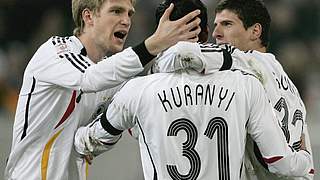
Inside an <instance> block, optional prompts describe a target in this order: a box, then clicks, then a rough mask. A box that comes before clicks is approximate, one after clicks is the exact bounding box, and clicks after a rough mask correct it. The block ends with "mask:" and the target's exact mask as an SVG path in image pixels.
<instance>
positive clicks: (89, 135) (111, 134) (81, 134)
mask: <svg viewBox="0 0 320 180" xmlns="http://www.w3.org/2000/svg"><path fill="white" fill-rule="evenodd" d="M129 83H130V82H129ZM131 90H132V89H131V87H129V88H128V87H127V86H126V85H125V86H124V87H123V88H122V89H121V90H120V91H119V92H118V93H117V94H116V95H115V97H114V99H113V101H112V103H111V104H110V105H109V106H108V109H107V110H106V111H105V112H103V113H102V114H100V115H99V116H98V117H97V119H96V120H94V121H93V122H92V123H91V124H89V125H87V126H86V127H80V128H79V129H78V130H77V132H76V135H75V140H74V145H75V149H76V151H77V152H78V153H80V154H83V155H88V154H92V155H94V156H97V155H99V154H101V153H103V152H105V151H108V150H110V149H111V148H112V147H113V146H114V145H115V144H116V143H117V142H118V140H119V139H120V138H121V134H122V132H123V130H125V129H129V128H131V127H133V126H134V125H135V118H134V116H133V113H132V112H133V111H132V108H133V107H136V106H135V105H132V103H134V101H133V100H132V99H134V98H133V95H132V93H130V92H131Z"/></svg>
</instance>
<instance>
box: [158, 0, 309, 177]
mask: <svg viewBox="0 0 320 180" xmlns="http://www.w3.org/2000/svg"><path fill="white" fill-rule="evenodd" d="M270 22H271V18H270V15H269V13H268V10H267V8H266V7H265V5H264V4H263V2H262V1H260V0H222V1H220V2H219V3H218V5H217V7H216V9H215V19H214V29H213V34H212V36H213V38H215V40H216V43H218V44H231V45H233V46H235V47H237V48H239V49H240V50H242V51H246V52H241V51H239V50H237V49H235V48H234V47H232V46H228V45H221V46H220V47H218V46H217V45H215V44H205V45H199V44H192V43H187V42H184V43H178V44H177V46H174V47H172V48H171V53H170V55H172V54H174V55H173V56H169V55H168V57H170V58H178V59H179V58H185V57H188V59H190V58H193V59H199V60H201V61H203V63H204V64H205V65H204V71H203V72H204V73H205V74H208V73H212V72H216V71H218V70H219V69H220V70H225V69H242V70H246V71H249V72H253V73H254V74H255V75H256V76H257V77H259V80H260V82H261V83H262V84H263V87H264V89H265V91H266V94H267V97H268V99H269V100H270V102H271V104H272V106H273V111H274V113H275V114H276V117H277V119H278V121H279V124H280V126H281V129H282V131H283V135H284V136H285V137H286V141H287V143H288V144H289V146H290V148H291V149H292V150H294V151H299V150H300V149H306V150H308V151H309V152H310V153H312V152H311V145H310V138H309V134H308V127H307V123H306V108H305V105H304V103H303V101H302V99H301V97H300V95H299V92H298V89H297V88H296V87H295V85H294V83H293V82H292V81H291V80H290V78H289V77H288V75H287V74H286V73H285V71H284V70H283V68H282V66H281V64H280V63H279V62H278V61H277V59H276V58H275V56H274V55H273V54H271V53H267V47H268V44H269V33H270V32H269V31H270V30H269V29H270ZM221 47H223V49H224V50H223V51H224V52H225V53H224V54H228V53H231V56H232V58H223V57H227V56H221V55H220V53H219V52H218V51H220V48H221ZM168 57H166V58H167V59H168ZM160 62H161V60H160ZM270 137H277V136H274V135H273V134H270ZM277 138H278V137H277ZM281 138H282V137H281ZM249 139H250V138H249ZM270 142H273V139H270ZM270 146H271V147H270V148H273V144H272V143H270ZM246 148H247V151H246V153H247V155H246V160H245V170H246V173H245V175H246V176H244V179H259V180H264V179H266V180H269V179H301V178H295V177H291V178H288V177H279V176H277V175H274V174H272V173H270V172H269V171H272V169H270V167H269V166H268V161H266V160H264V159H263V156H262V155H261V153H260V152H259V149H258V148H257V146H256V144H255V143H253V141H252V140H249V141H248V144H247V146H246ZM288 170H289V171H291V170H292V169H288ZM292 171H293V170H292ZM313 175H314V169H311V170H310V172H309V174H308V175H307V176H306V177H304V179H305V178H306V179H313Z"/></svg>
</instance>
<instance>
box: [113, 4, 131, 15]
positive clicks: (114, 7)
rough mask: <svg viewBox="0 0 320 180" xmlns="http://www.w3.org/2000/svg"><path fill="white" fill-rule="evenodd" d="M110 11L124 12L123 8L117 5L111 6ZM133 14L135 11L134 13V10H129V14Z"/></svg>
mask: <svg viewBox="0 0 320 180" xmlns="http://www.w3.org/2000/svg"><path fill="white" fill-rule="evenodd" d="M110 9H120V10H122V11H125V8H124V7H122V6H119V5H114V6H111V7H110ZM135 12H136V11H135V9H134V8H132V9H130V10H129V13H132V14H133V13H135Z"/></svg>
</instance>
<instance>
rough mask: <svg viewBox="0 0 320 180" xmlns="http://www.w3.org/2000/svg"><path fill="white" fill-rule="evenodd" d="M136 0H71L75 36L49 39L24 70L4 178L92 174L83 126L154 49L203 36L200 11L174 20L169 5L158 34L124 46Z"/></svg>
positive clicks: (67, 177)
mask: <svg viewBox="0 0 320 180" xmlns="http://www.w3.org/2000/svg"><path fill="white" fill-rule="evenodd" d="M133 5H134V0H90V1H87V0H73V1H72V13H73V18H74V21H75V24H76V29H75V36H70V37H56V36H55V37H52V38H50V39H49V40H48V41H47V42H45V43H44V44H43V45H41V47H40V48H39V49H38V50H37V52H36V53H35V54H34V56H33V57H32V59H31V60H30V62H29V64H28V66H27V67H26V69H25V73H24V78H23V85H22V87H21V91H20V95H19V100H18V106H17V110H16V116H15V122H14V127H13V140H12V147H11V153H10V156H9V159H8V162H7V166H6V170H5V177H4V178H5V179H10V180H11V179H12V180H13V179H14V180H16V179H18V180H22V179H26V180H27V179H28V180H36V179H37V180H40V179H41V180H47V179H48V180H62V179H63V180H71V179H75V180H76V179H86V163H85V161H83V159H82V158H80V156H79V154H77V153H76V152H75V151H74V150H73V149H74V147H73V139H74V133H75V131H76V130H77V128H78V127H79V126H81V125H86V124H87V123H89V119H90V115H91V114H92V113H93V111H94V109H95V108H96V107H97V106H98V104H99V103H102V102H104V101H106V100H107V99H109V98H111V97H112V96H113V94H114V89H112V88H113V87H115V86H118V85H119V84H121V83H122V82H124V81H125V80H127V79H129V78H130V77H132V76H134V75H136V74H137V73H139V72H140V71H142V70H143V66H144V65H145V64H146V63H148V62H149V61H150V60H151V59H152V58H153V57H155V56H154V55H156V54H158V53H159V52H160V51H162V50H164V49H166V48H167V47H169V46H171V45H173V44H175V43H176V42H177V41H179V40H190V41H197V34H198V33H199V32H200V29H199V28H197V27H198V24H199V21H200V20H199V19H197V18H195V17H196V16H197V15H198V14H199V12H197V11H195V12H193V13H190V14H189V15H187V16H186V17H184V18H182V19H179V20H177V21H170V20H169V14H170V11H172V9H173V6H170V8H169V9H168V11H166V13H165V15H164V16H163V18H162V19H161V22H160V25H159V28H158V29H157V30H156V32H155V33H154V34H153V35H152V36H151V37H149V38H148V39H146V40H145V41H144V42H143V43H141V44H139V45H138V46H135V47H132V48H131V47H129V48H127V49H125V50H124V51H122V49H123V45H124V43H125V40H126V37H127V35H128V32H129V29H130V27H131V18H132V15H133V13H134V7H133ZM192 19H195V21H192V22H190V21H191V20H192ZM188 22H190V23H188ZM192 29H193V30H192ZM191 30H192V31H191ZM182 32H183V33H182ZM119 51H122V52H121V53H118V54H115V55H113V56H111V57H108V58H107V57H105V56H106V54H107V53H116V52H119ZM106 89H107V90H106ZM102 90H105V91H103V92H99V91H102Z"/></svg>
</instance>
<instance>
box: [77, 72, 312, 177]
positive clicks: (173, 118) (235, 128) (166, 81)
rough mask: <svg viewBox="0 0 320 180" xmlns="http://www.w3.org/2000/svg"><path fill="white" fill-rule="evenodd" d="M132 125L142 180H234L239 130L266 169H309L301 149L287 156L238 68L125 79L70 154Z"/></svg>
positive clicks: (264, 105)
mask: <svg viewBox="0 0 320 180" xmlns="http://www.w3.org/2000/svg"><path fill="white" fill-rule="evenodd" d="M244 87H245V88H244ZM133 126H135V127H138V129H139V132H138V133H139V134H138V140H139V145H140V153H141V160H142V166H143V171H144V177H145V179H154V180H155V179H161V180H166V179H174V180H176V179H177V180H178V179H188V180H196V179H199V180H200V179H203V180H206V179H220V180H238V179H239V178H240V176H241V167H242V163H243V156H244V151H245V142H246V134H247V133H249V134H250V135H251V137H252V138H253V139H254V140H255V141H256V142H257V143H258V146H259V148H260V149H261V153H262V155H263V158H264V159H265V160H266V161H267V162H268V166H269V167H270V168H271V169H272V171H273V172H277V173H284V174H289V175H297V176H298V175H300V176H303V175H305V174H307V173H308V172H309V168H310V166H311V156H310V155H309V154H308V153H307V152H306V151H299V152H292V151H291V149H290V148H289V147H288V146H287V145H286V140H285V138H284V136H281V133H282V132H281V129H280V127H279V126H278V125H277V121H276V118H275V117H274V114H273V112H272V108H271V106H270V104H269V102H268V100H267V98H266V96H265V92H264V90H263V87H262V85H261V84H260V83H259V81H258V80H257V79H256V78H255V77H253V76H252V75H249V74H246V75H244V74H243V73H242V72H240V71H235V72H232V71H223V72H217V73H214V74H210V75H202V74H198V73H196V72H194V71H181V72H176V73H170V74H168V73H158V74H153V75H149V76H146V77H141V78H136V79H133V80H130V81H129V82H128V83H127V84H126V85H125V86H124V87H123V88H122V89H121V90H120V91H119V92H118V93H117V94H116V96H115V97H114V99H113V101H112V103H111V104H110V106H109V107H108V110H107V112H106V113H105V114H102V115H101V116H99V119H98V121H95V122H94V123H93V124H91V125H90V126H87V127H82V128H80V129H79V130H78V132H77V134H76V138H75V145H76V149H77V150H80V151H79V152H80V153H83V154H88V153H87V152H86V151H87V150H89V152H94V150H95V149H100V150H101V148H98V147H97V146H99V145H104V146H107V147H108V146H109V145H113V144H114V143H115V142H116V141H117V140H118V139H119V136H120V134H121V132H122V131H123V130H125V129H128V128H131V127H133ZM270 134H273V135H275V136H279V138H277V139H273V138H272V137H271V136H270ZM88 136H89V137H88ZM281 137H282V138H281ZM86 139H87V140H86ZM88 139H89V140H88ZM270 141H272V142H273V143H272V145H270ZM92 144H93V145H92ZM92 147H93V148H92ZM86 148H87V149H86ZM92 150H93V151H92ZM293 162H294V163H293ZM292 168H294V169H296V171H295V172H291V171H289V170H291V169H292Z"/></svg>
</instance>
